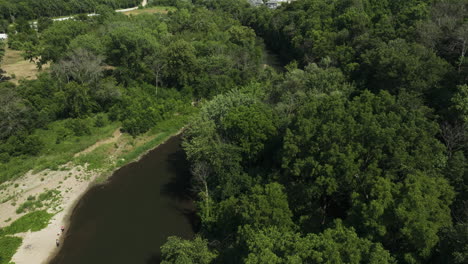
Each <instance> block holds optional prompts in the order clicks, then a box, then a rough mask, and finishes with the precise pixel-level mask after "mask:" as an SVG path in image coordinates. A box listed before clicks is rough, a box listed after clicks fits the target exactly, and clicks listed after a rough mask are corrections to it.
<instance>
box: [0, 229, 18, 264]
mask: <svg viewBox="0 0 468 264" xmlns="http://www.w3.org/2000/svg"><path fill="white" fill-rule="evenodd" d="M21 242H22V239H21V238H19V237H12V236H4V237H0V264H9V263H10V260H11V258H12V257H13V255H14V254H15V252H16V250H18V248H19V247H20V246H21Z"/></svg>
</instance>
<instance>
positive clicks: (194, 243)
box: [161, 236, 216, 264]
mask: <svg viewBox="0 0 468 264" xmlns="http://www.w3.org/2000/svg"><path fill="white" fill-rule="evenodd" d="M161 254H162V259H163V260H162V262H161V263H162V264H209V263H212V261H213V260H214V259H215V258H216V252H214V251H211V250H210V249H209V248H208V241H207V240H205V239H202V238H201V237H199V236H197V237H195V238H194V239H193V240H185V239H181V238H178V237H175V236H171V237H169V238H168V239H167V242H166V243H165V244H164V245H162V246H161Z"/></svg>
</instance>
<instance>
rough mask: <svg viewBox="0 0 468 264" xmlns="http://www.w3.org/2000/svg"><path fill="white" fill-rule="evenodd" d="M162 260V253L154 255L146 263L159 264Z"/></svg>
mask: <svg viewBox="0 0 468 264" xmlns="http://www.w3.org/2000/svg"><path fill="white" fill-rule="evenodd" d="M161 261H162V259H161V255H153V256H151V257H150V258H149V259H148V260H147V261H146V264H159V263H161Z"/></svg>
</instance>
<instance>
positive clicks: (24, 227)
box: [0, 210, 53, 236]
mask: <svg viewBox="0 0 468 264" xmlns="http://www.w3.org/2000/svg"><path fill="white" fill-rule="evenodd" d="M52 216H53V214H50V213H48V212H47V211H45V210H41V211H35V212H32V213H28V214H25V215H23V216H22V217H20V218H18V219H17V220H16V221H14V222H13V223H11V225H9V226H7V227H5V228H3V229H1V230H0V236H5V235H14V234H17V233H23V232H27V231H33V232H34V231H39V230H41V229H43V228H45V227H46V226H47V225H48V224H49V221H50V219H51V218H52Z"/></svg>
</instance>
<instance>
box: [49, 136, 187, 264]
mask: <svg viewBox="0 0 468 264" xmlns="http://www.w3.org/2000/svg"><path fill="white" fill-rule="evenodd" d="M180 143H181V139H180V137H173V138H171V139H169V140H168V141H167V142H166V143H164V144H162V145H160V146H159V147H157V148H156V149H154V150H152V151H150V152H149V153H148V154H146V155H145V156H144V157H142V158H141V159H140V160H139V161H138V162H134V163H131V164H129V165H127V166H124V167H122V168H121V169H119V170H117V171H116V172H115V173H114V175H112V176H111V178H110V179H109V182H108V183H106V184H103V185H98V186H95V187H93V188H91V189H90V190H89V191H88V192H87V193H86V194H85V195H84V196H83V197H82V199H81V200H80V201H79V202H78V204H77V206H76V207H75V208H74V210H73V212H72V214H71V221H70V225H69V226H68V227H67V232H66V236H65V239H64V242H63V243H62V245H61V247H60V250H59V252H58V254H57V255H56V256H55V257H54V258H53V260H52V261H50V264H94V263H95V264H107V263H109V264H110V263H112V264H120V263H121V264H140V263H141V264H153V263H159V262H160V261H161V260H160V250H159V248H160V247H161V245H162V244H164V242H165V241H166V239H167V237H168V236H172V235H177V236H180V237H183V238H192V236H193V234H194V226H195V225H196V223H195V221H196V220H195V217H194V215H195V210H194V205H193V202H192V199H191V196H190V191H189V182H190V174H189V170H188V164H187V161H186V159H185V155H184V153H183V151H182V149H181V147H180Z"/></svg>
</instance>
